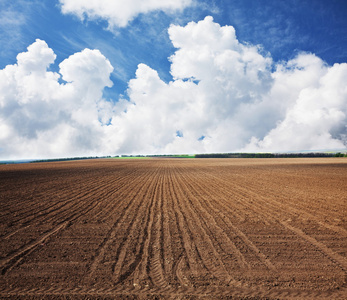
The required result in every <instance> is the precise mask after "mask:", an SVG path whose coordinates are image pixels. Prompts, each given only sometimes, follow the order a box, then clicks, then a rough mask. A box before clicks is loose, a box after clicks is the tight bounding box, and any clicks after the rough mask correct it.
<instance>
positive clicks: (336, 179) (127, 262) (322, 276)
mask: <svg viewBox="0 0 347 300" xmlns="http://www.w3.org/2000/svg"><path fill="white" fill-rule="evenodd" d="M0 207H1V210H0V236H1V238H0V297H2V298H7V297H8V298H22V299H27V298H40V299H42V298H43V299H57V298H65V299H69V298H79V299H87V298H88V299H90V298H117V299H118V298H120V299H123V298H124V299H147V298H149V299H200V298H206V299H216V298H217V299H218V298H221V299H243V298H247V299H259V298H270V299H272V298H274V299H277V298H280V299H282V298H294V299H295V298H299V299H302V298H311V299H317V298H322V299H347V159H346V158H325V159H321V158H318V159H317V158H313V159H304V158H300V159H147V160H112V159H103V160H86V161H77V162H72V161H70V162H54V163H53V162H51V163H36V164H20V165H1V166H0Z"/></svg>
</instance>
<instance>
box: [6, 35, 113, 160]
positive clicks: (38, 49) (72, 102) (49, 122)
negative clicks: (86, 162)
mask: <svg viewBox="0 0 347 300" xmlns="http://www.w3.org/2000/svg"><path fill="white" fill-rule="evenodd" d="M55 57H56V56H55V54H54V53H53V50H52V49H50V48H49V47H48V45H47V44H46V43H45V42H44V41H42V40H36V42H35V43H33V44H32V45H30V46H29V47H28V51H27V52H23V53H20V54H18V56H17V64H15V65H8V66H7V67H6V68H4V69H3V70H0V124H1V129H2V133H1V135H0V145H1V146H0V149H1V150H0V156H1V157H4V158H11V157H14V158H16V157H17V158H18V157H60V156H66V155H67V156H75V155H89V154H92V153H95V152H98V151H99V148H100V145H99V143H101V141H100V139H101V138H102V135H101V134H102V125H103V124H102V121H100V119H102V117H103V116H99V113H98V110H99V108H100V111H102V108H103V107H105V106H107V104H105V103H104V102H106V101H105V100H103V99H102V90H103V88H104V87H105V86H111V84H112V83H111V81H110V80H109V75H110V73H111V72H112V70H113V68H112V66H111V64H110V63H109V61H108V60H107V59H106V58H105V57H104V56H103V55H102V54H101V53H100V52H99V51H98V50H89V49H85V50H83V51H82V52H80V53H76V54H74V55H72V56H71V57H69V58H67V59H66V60H64V61H63V62H62V63H61V64H60V73H61V75H62V78H63V80H66V81H68V82H67V83H65V84H61V83H59V79H60V77H61V76H60V74H58V73H53V72H50V71H48V67H49V66H50V65H51V64H52V63H53V62H54V60H55Z"/></svg>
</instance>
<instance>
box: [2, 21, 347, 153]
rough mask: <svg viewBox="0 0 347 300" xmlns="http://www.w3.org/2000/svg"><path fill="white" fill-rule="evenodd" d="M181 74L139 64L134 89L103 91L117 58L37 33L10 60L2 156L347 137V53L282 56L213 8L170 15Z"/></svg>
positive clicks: (295, 143)
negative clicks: (336, 57)
mask: <svg viewBox="0 0 347 300" xmlns="http://www.w3.org/2000/svg"><path fill="white" fill-rule="evenodd" d="M169 36H170V39H171V41H172V43H173V45H174V46H175V47H176V48H177V50H176V51H175V53H174V54H173V55H172V56H171V57H170V61H171V73H172V76H173V78H174V79H173V81H171V82H169V83H166V82H164V81H163V80H161V78H160V77H159V75H158V73H157V72H156V71H155V70H153V69H152V68H150V67H149V66H147V65H145V64H140V65H139V66H138V69H137V71H136V74H135V77H134V78H133V79H132V80H130V81H129V84H128V91H127V95H128V100H126V99H118V101H115V102H108V101H106V100H105V99H103V98H102V92H103V89H104V87H106V86H108V87H109V86H111V85H112V82H111V81H110V79H109V76H110V74H111V72H112V71H113V67H112V66H111V64H110V62H109V61H108V60H107V59H106V58H105V57H104V56H103V55H102V54H101V53H100V51H98V50H90V49H85V50H83V51H81V52H79V53H75V54H74V55H72V56H70V57H69V58H67V59H66V60H65V61H63V62H62V63H61V64H60V65H59V67H60V70H59V73H54V72H51V71H49V66H50V65H51V64H52V63H53V62H54V60H55V54H54V52H53V50H52V49H50V48H49V47H48V45H47V44H46V43H45V42H44V41H40V40H37V41H36V42H35V43H34V44H32V45H31V46H29V47H28V51H27V52H24V53H20V54H19V55H18V56H17V64H15V65H8V66H7V67H6V68H4V69H3V70H0V157H1V158H11V157H12V158H25V157H42V158H43V157H61V156H82V155H109V154H125V153H126V154H156V153H203V152H232V151H241V150H243V151H280V150H281V151H290V150H314V149H329V148H344V147H346V143H347V140H346V137H347V131H346V124H347V122H346V121H347V119H346V115H347V88H346V85H345V78H347V64H335V65H334V66H328V65H326V64H325V63H324V62H323V61H322V60H321V59H320V58H318V57H317V56H315V55H313V54H308V53H301V54H299V55H298V56H297V57H296V58H294V59H293V60H290V61H288V62H281V63H279V64H277V65H274V63H273V61H272V59H271V57H270V56H269V55H265V54H264V53H263V50H262V49H260V48H259V47H257V46H253V45H246V44H242V43H240V42H238V40H237V38H236V35H235V30H234V28H233V27H231V26H220V25H219V24H216V23H215V22H213V19H212V18H211V17H207V18H205V19H204V20H202V21H200V22H198V23H195V22H191V23H189V24H188V25H187V26H184V27H181V26H171V27H170V28H169Z"/></svg>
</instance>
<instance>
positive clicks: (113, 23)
mask: <svg viewBox="0 0 347 300" xmlns="http://www.w3.org/2000/svg"><path fill="white" fill-rule="evenodd" d="M59 1H60V4H61V10H62V12H63V13H65V14H67V13H70V14H74V15H76V16H78V17H79V18H80V19H81V20H83V19H85V18H89V19H91V20H95V19H99V18H101V19H104V20H106V21H107V22H108V29H109V30H113V29H114V28H116V27H125V26H127V24H128V23H129V22H130V21H131V20H132V19H134V18H135V17H136V16H137V15H139V14H141V13H148V12H150V11H155V10H161V11H164V12H168V13H170V12H172V11H175V10H181V9H183V8H185V7H187V6H188V5H190V4H191V0H165V1H162V0H126V1H124V0H123V1H122V0H99V1H85V0H59Z"/></svg>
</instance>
